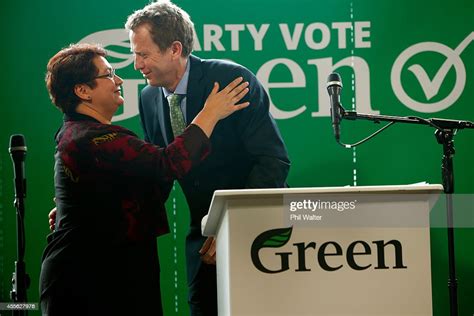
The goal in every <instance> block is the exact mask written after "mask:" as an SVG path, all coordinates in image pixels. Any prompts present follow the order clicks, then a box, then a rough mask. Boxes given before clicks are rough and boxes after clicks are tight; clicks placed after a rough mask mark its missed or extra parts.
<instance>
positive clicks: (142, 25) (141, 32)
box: [125, 1, 290, 316]
mask: <svg viewBox="0 0 474 316" xmlns="http://www.w3.org/2000/svg"><path fill="white" fill-rule="evenodd" d="M125 27H126V29H127V30H128V31H129V34H130V43H131V49H132V52H133V54H134V55H135V69H137V70H139V71H140V72H141V73H142V74H143V76H144V77H145V78H146V79H147V82H148V86H147V87H146V88H144V89H143V91H142V92H141V96H140V106H139V109H140V118H141V123H142V127H143V130H144V134H145V140H146V141H149V142H152V143H154V144H158V145H160V146H166V145H167V144H169V143H170V142H171V141H172V140H173V138H174V137H175V136H177V135H173V130H174V129H175V127H176V123H175V122H174V121H173V122H170V120H171V119H170V106H169V101H168V99H167V97H169V96H170V95H173V94H177V95H179V98H180V102H179V103H180V104H179V109H180V110H181V111H182V112H181V113H179V114H180V115H183V118H184V121H185V124H186V125H187V124H189V122H191V121H192V119H193V118H194V116H195V115H196V114H197V113H198V112H199V111H200V109H201V108H202V107H203V105H204V101H205V97H206V96H207V95H209V93H210V91H211V90H212V87H213V84H214V82H219V84H220V85H221V86H225V85H227V84H228V83H229V82H231V81H232V79H234V78H236V77H238V76H242V77H243V78H244V80H246V81H248V82H249V88H250V92H249V93H248V95H247V96H246V97H245V98H244V99H243V101H249V102H250V106H249V107H247V108H246V109H244V110H242V111H240V112H237V113H236V114H235V115H233V116H231V117H229V118H227V119H225V120H223V121H221V122H220V123H219V124H218V125H217V126H216V129H215V132H214V134H213V135H212V137H211V142H212V152H211V155H210V156H209V157H208V158H207V159H206V160H205V161H204V162H203V163H202V165H200V166H199V167H198V168H196V169H195V170H194V171H192V172H191V173H190V174H189V175H188V176H186V177H185V178H184V179H182V180H181V181H179V183H180V185H181V187H182V189H183V191H184V194H185V196H186V200H187V203H188V205H189V209H190V213H191V227H190V230H189V233H188V236H187V239H186V261H187V274H188V285H189V303H190V307H191V314H192V315H206V316H207V315H217V292H216V269H215V265H214V264H215V245H214V241H213V240H212V239H208V240H207V241H206V238H204V237H203V236H202V235H201V219H202V217H203V216H204V215H206V214H207V212H208V209H209V205H210V202H211V199H212V195H213V193H214V191H215V190H218V189H242V188H275V187H284V186H285V184H286V178H287V175H288V171H289V166H290V162H289V159H288V155H287V152H286V148H285V145H284V143H283V140H282V138H281V136H280V133H279V131H278V129H277V126H276V124H275V122H274V120H273V119H272V117H271V115H270V114H269V99H268V95H267V94H266V92H265V90H264V88H263V87H262V85H261V84H260V82H258V80H257V79H256V77H255V76H254V75H253V74H252V73H251V72H250V71H249V70H248V69H246V68H244V67H243V66H240V65H238V64H235V63H231V62H225V61H221V60H201V59H199V58H198V57H196V56H194V55H191V51H192V48H193V39H194V33H193V30H194V27H193V23H192V22H191V20H190V17H189V15H188V14H187V13H186V12H185V11H183V10H182V9H181V8H179V7H177V6H176V5H174V4H172V3H171V2H169V1H158V2H155V3H152V4H150V5H148V6H146V7H145V8H143V9H141V10H138V11H136V12H134V13H133V14H132V15H130V16H129V17H128V20H127V22H126V24H125ZM171 112H173V113H174V112H175V110H173V109H172V110H171ZM183 118H181V119H183ZM172 119H173V120H174V118H172ZM172 125H173V126H172ZM171 186H172V183H171V182H170V183H168V188H167V190H166V192H170V190H171ZM205 241H206V242H205ZM204 242H205V245H204V247H203V243H204ZM201 254H202V256H201ZM201 257H202V258H201ZM202 259H203V260H204V261H205V262H203V260H202ZM213 263H214V264H213Z"/></svg>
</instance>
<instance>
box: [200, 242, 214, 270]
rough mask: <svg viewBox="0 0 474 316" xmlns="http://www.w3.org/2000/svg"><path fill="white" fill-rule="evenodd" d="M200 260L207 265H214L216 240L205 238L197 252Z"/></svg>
mask: <svg viewBox="0 0 474 316" xmlns="http://www.w3.org/2000/svg"><path fill="white" fill-rule="evenodd" d="M199 254H200V255H201V260H202V261H203V262H204V263H207V264H214V265H215V264H216V239H215V238H214V237H207V239H206V241H205V242H204V245H202V248H201V250H199Z"/></svg>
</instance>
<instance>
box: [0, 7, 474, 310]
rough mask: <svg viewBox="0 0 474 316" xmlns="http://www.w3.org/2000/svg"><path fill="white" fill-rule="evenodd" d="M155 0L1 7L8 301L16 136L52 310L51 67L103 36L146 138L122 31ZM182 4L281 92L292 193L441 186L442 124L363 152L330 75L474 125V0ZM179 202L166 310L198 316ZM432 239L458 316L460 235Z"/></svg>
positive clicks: (466, 232) (387, 102)
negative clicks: (335, 98)
mask: <svg viewBox="0 0 474 316" xmlns="http://www.w3.org/2000/svg"><path fill="white" fill-rule="evenodd" d="M146 3H147V2H146V1H111V0H103V1H92V0H84V1H81V2H64V1H59V0H50V1H48V2H41V1H33V0H25V1H20V2H18V1H15V2H14V1H8V2H5V1H4V2H2V4H0V7H1V19H0V23H1V29H2V30H3V32H2V34H3V43H4V44H3V49H2V52H1V63H2V64H1V68H0V69H1V70H2V71H1V73H0V76H1V81H0V82H1V89H0V100H2V101H1V103H2V104H1V106H0V111H1V112H0V113H1V114H0V275H1V277H0V302H7V301H9V291H10V289H11V282H10V278H11V274H12V272H13V267H14V260H15V257H16V227H15V210H14V208H13V206H12V201H13V186H12V184H13V182H12V177H13V175H12V163H11V160H10V156H9V153H8V142H9V137H10V135H11V134H14V133H22V134H24V135H25V138H26V142H27V146H28V154H27V159H26V174H27V179H28V192H27V194H28V195H27V199H26V238H27V249H26V264H27V271H28V272H29V274H30V276H31V279H32V284H31V286H30V289H29V291H28V296H29V301H30V302H38V274H39V269H40V259H41V253H42V250H43V248H44V246H45V243H46V235H47V234H48V225H47V214H48V212H49V210H50V209H51V208H52V207H53V201H52V198H53V196H54V193H53V153H54V142H53V135H54V133H55V132H56V130H57V128H58V127H59V125H60V122H61V114H60V113H59V111H57V110H56V109H55V108H54V107H53V106H52V105H51V103H50V102H49V99H48V95H47V92H46V89H45V87H44V80H43V79H44V73H45V65H46V63H47V61H48V59H49V58H50V57H51V56H52V55H53V54H54V53H55V52H57V51H58V50H59V49H60V48H62V47H64V46H66V45H68V44H69V43H72V42H78V41H81V40H84V39H86V40H95V41H102V42H103V44H104V45H105V46H106V48H107V49H109V50H110V52H112V54H111V58H110V60H111V61H112V62H113V63H114V65H115V67H116V68H117V73H118V74H119V75H120V76H121V77H122V78H124V79H125V84H126V86H125V87H124V94H125V97H126V106H125V109H124V113H122V114H121V115H122V116H121V117H122V118H124V117H128V118H126V119H122V120H119V121H117V122H116V123H117V124H120V125H123V126H126V127H128V128H130V129H132V130H134V131H136V132H137V133H139V134H141V131H140V127H139V120H138V117H137V116H136V115H135V114H136V104H137V95H138V94H137V91H138V89H140V88H142V87H143V85H144V80H143V79H142V78H141V76H140V74H139V73H138V72H136V71H134V70H133V65H132V64H131V63H130V62H131V59H130V57H131V56H130V52H129V50H128V48H127V47H126V42H124V41H126V36H125V37H123V34H124V33H123V32H120V31H117V32H114V31H111V30H117V29H121V28H123V23H124V21H125V18H126V16H127V15H128V14H130V13H131V12H132V11H133V10H135V9H139V8H141V7H142V6H143V5H145V4H146ZM176 3H177V4H178V5H180V6H182V7H183V8H184V9H185V10H187V11H188V12H189V13H190V15H191V17H192V19H193V21H194V23H195V28H196V34H197V38H198V41H197V45H196V46H195V54H196V55H198V56H200V57H202V58H225V59H231V60H234V61H236V62H238V63H241V64H243V65H245V66H247V67H248V68H249V69H250V70H252V71H253V72H254V73H256V74H257V76H258V77H259V78H260V80H261V81H262V82H264V84H265V86H266V87H267V88H268V91H269V95H270V97H271V100H272V113H273V114H274V116H275V117H276V118H277V123H278V126H279V128H280V130H281V132H282V134H283V137H284V140H285V142H286V144H287V147H288V151H289V155H290V158H291V160H292V168H291V171H290V175H289V184H290V186H292V187H320V186H342V185H383V184H409V183H415V182H420V181H427V182H429V183H440V182H441V177H440V161H441V153H442V150H441V146H440V145H438V144H437V143H436V140H435V138H434V136H433V132H434V130H433V129H432V128H428V127H425V126H410V125H401V124H400V125H395V126H394V127H391V128H390V129H388V130H387V131H386V132H384V133H383V134H381V135H379V136H378V137H376V138H375V139H373V140H371V141H370V142H368V143H366V144H364V145H362V146H360V147H358V148H356V149H344V148H342V147H340V146H339V145H337V144H336V142H335V141H334V137H333V135H332V128H331V122H330V117H329V103H328V97H327V93H326V90H325V83H326V78H327V75H328V73H330V72H331V71H333V70H337V71H338V72H339V73H340V74H341V77H342V81H343V84H344V88H343V90H342V102H343V104H344V106H345V107H346V109H356V110H357V111H359V112H365V113H380V114H386V115H400V116H406V115H417V116H422V117H443V118H457V119H464V120H471V121H474V103H473V100H474V89H473V87H474V44H473V43H472V40H474V19H473V18H472V14H473V12H474V2H473V1H471V0H452V1H449V2H447V1H438V0H419V1H408V0H401V1H397V2H393V1H369V0H359V1H357V0H356V1H348V0H336V1H324V2H323V1H314V0H311V1H310V0H296V1H293V2H288V1H268V0H260V1H250V0H241V1H235V2H234V1H227V2H222V1H216V0H208V1H191V0H181V1H176ZM102 31H105V32H103V33H97V32H102ZM124 43H125V44H124ZM124 45H125V46H124ZM443 65H444V66H443ZM117 118H119V116H117ZM377 127H378V126H377V125H374V124H373V123H370V122H363V121H357V122H345V121H344V122H343V124H342V140H343V141H344V142H347V143H349V142H354V141H356V140H359V139H360V138H362V137H364V136H365V135H368V134H369V133H370V132H372V131H374V130H375V129H376V128H377ZM473 144H474V130H465V131H460V132H459V133H458V135H457V136H456V137H455V145H456V156H455V160H454V163H455V179H456V184H455V185H456V187H455V189H456V192H457V193H466V194H472V193H474V168H473V167H472V164H471V162H472V157H473V156H474V146H473ZM167 205H168V212H169V217H170V220H171V221H170V222H171V229H172V233H171V234H169V235H167V236H164V237H162V238H160V239H159V244H160V246H159V251H160V258H161V262H162V265H163V268H162V270H163V277H162V278H163V282H162V287H163V292H164V293H163V295H164V304H165V311H166V315H186V314H187V313H188V311H187V304H186V283H185V267H184V257H183V255H184V252H183V248H184V247H183V246H184V237H185V234H186V231H187V227H188V222H189V218H188V214H187V209H186V204H185V201H184V199H183V195H182V193H181V191H180V189H179V186H177V187H176V188H175V190H174V191H173V194H172V196H171V198H170V200H169V201H168V204H167ZM93 218H94V214H91V219H93ZM455 233H456V235H455V236H456V256H457V257H456V259H457V274H458V279H459V289H458V293H459V307H460V315H472V314H474V303H473V302H472V295H473V293H474V282H473V281H474V256H473V255H472V242H473V240H474V228H473V227H464V228H457V229H456V231H455ZM431 241H432V243H431V245H432V246H431V248H432V249H431V250H432V277H433V307H434V314H435V315H448V307H449V304H448V302H449V301H448V290H447V275H448V267H447V245H446V229H445V228H433V229H432V230H431ZM78 304H80V302H78ZM4 313H6V312H4V311H0V315H3V314H4ZM37 313H38V312H37ZM35 314H36V313H31V315H35ZM38 314H39V313H38Z"/></svg>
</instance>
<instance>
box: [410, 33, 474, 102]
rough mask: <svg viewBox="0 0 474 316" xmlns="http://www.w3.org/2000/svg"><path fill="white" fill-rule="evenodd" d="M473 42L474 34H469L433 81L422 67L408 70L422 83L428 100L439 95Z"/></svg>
mask: <svg viewBox="0 0 474 316" xmlns="http://www.w3.org/2000/svg"><path fill="white" fill-rule="evenodd" d="M471 41H474V32H472V33H471V34H469V36H467V37H466V38H465V39H464V40H463V41H462V42H461V44H459V46H458V47H456V49H455V50H454V51H451V52H452V53H451V54H450V55H449V56H447V59H446V60H445V62H444V63H443V65H442V66H441V68H440V69H439V70H438V72H437V73H436V74H435V76H434V77H433V80H430V78H429V76H428V74H427V73H426V71H425V69H424V68H423V67H422V66H421V65H418V64H415V65H412V66H410V67H408V70H410V71H411V72H412V73H413V74H414V75H415V77H416V78H417V79H418V81H419V82H420V85H421V88H422V89H423V92H424V93H425V96H426V98H427V99H428V100H430V99H431V98H433V97H434V96H435V95H437V94H438V92H439V89H440V87H441V84H442V83H443V81H444V79H445V78H446V75H447V74H448V71H449V69H450V68H451V67H452V66H453V65H454V61H455V58H456V57H458V56H459V55H460V54H461V53H462V52H463V51H464V49H465V48H466V47H467V46H468V45H469V44H470V43H471Z"/></svg>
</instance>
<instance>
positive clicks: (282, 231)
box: [250, 227, 293, 273]
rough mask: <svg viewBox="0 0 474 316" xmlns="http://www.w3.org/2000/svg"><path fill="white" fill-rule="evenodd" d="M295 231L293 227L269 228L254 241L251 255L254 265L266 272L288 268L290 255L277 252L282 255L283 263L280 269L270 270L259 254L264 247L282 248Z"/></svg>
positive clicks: (276, 271)
mask: <svg viewBox="0 0 474 316" xmlns="http://www.w3.org/2000/svg"><path fill="white" fill-rule="evenodd" d="M292 232H293V227H287V228H277V229H271V230H267V231H265V232H263V233H261V234H260V235H258V236H257V238H255V240H254V241H253V243H252V247H251V250H250V256H251V258H252V262H253V264H254V266H255V267H256V268H257V269H258V270H260V271H262V272H265V273H279V272H282V271H285V270H288V267H289V262H288V256H283V255H282V254H279V253H277V255H278V254H279V255H281V259H282V265H281V268H280V269H278V270H270V269H268V268H266V267H265V266H264V265H263V264H262V262H261V260H260V257H259V255H258V253H259V251H260V249H262V248H280V247H283V246H284V245H286V244H287V243H288V241H289V240H290V238H291V233H292Z"/></svg>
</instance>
